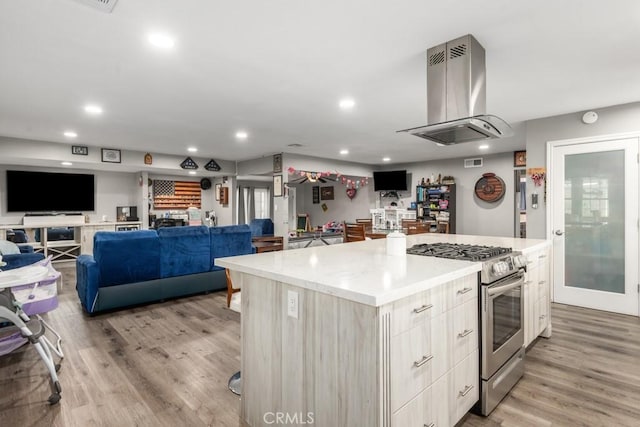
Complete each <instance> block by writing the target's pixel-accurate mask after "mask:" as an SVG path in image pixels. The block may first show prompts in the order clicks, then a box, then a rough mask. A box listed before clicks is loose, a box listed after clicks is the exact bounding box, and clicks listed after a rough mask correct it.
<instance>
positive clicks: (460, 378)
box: [452, 350, 480, 422]
mask: <svg viewBox="0 0 640 427" xmlns="http://www.w3.org/2000/svg"><path fill="white" fill-rule="evenodd" d="M478 360H479V359H478V350H476V351H474V352H473V353H471V354H470V355H469V356H467V358H466V359H464V360H463V361H462V362H460V363H459V364H458V365H456V367H455V368H454V369H453V378H454V380H453V381H454V387H453V388H454V389H453V392H454V394H453V396H452V398H453V402H454V404H453V406H454V407H455V411H456V412H455V413H456V419H455V420H456V422H457V421H458V420H459V419H461V418H462V417H463V416H464V415H465V414H466V413H467V412H469V410H470V409H471V408H472V407H473V405H474V404H475V403H476V402H477V401H478V399H479V396H480V394H479V390H478V389H479V387H478V382H479V380H480V378H479V377H480V372H479V363H478Z"/></svg>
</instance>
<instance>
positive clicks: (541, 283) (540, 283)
mask: <svg viewBox="0 0 640 427" xmlns="http://www.w3.org/2000/svg"><path fill="white" fill-rule="evenodd" d="M545 283H547V281H546V280H540V281H539V282H538V285H544V284H545Z"/></svg>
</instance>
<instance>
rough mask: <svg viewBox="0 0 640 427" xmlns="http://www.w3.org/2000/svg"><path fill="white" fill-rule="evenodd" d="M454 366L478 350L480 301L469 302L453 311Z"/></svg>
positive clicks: (475, 299)
mask: <svg viewBox="0 0 640 427" xmlns="http://www.w3.org/2000/svg"><path fill="white" fill-rule="evenodd" d="M451 334H452V335H451V338H450V339H452V340H453V355H454V357H453V360H454V364H457V363H459V362H460V361H462V359H464V358H465V357H467V356H468V355H469V354H470V353H471V352H472V351H474V350H476V349H477V348H478V299H477V298H474V299H472V300H470V301H467V302H466V303H464V304H463V305H461V306H458V307H456V308H455V309H454V310H453V329H452V330H451Z"/></svg>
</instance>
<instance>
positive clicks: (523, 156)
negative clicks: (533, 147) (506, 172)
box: [513, 151, 527, 168]
mask: <svg viewBox="0 0 640 427" xmlns="http://www.w3.org/2000/svg"><path fill="white" fill-rule="evenodd" d="M513 166H514V167H516V168H517V167H524V166H527V152H526V151H514V152H513Z"/></svg>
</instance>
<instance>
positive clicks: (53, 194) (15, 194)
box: [7, 170, 95, 213]
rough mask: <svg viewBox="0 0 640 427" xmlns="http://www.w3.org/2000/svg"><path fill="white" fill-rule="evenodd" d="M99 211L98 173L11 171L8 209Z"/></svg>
mask: <svg viewBox="0 0 640 427" xmlns="http://www.w3.org/2000/svg"><path fill="white" fill-rule="evenodd" d="M94 210H95V183H94V176H93V175H90V174H82V173H58V172H33V171H15V170H8V171H7V212H25V213H27V212H86V211H94Z"/></svg>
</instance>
